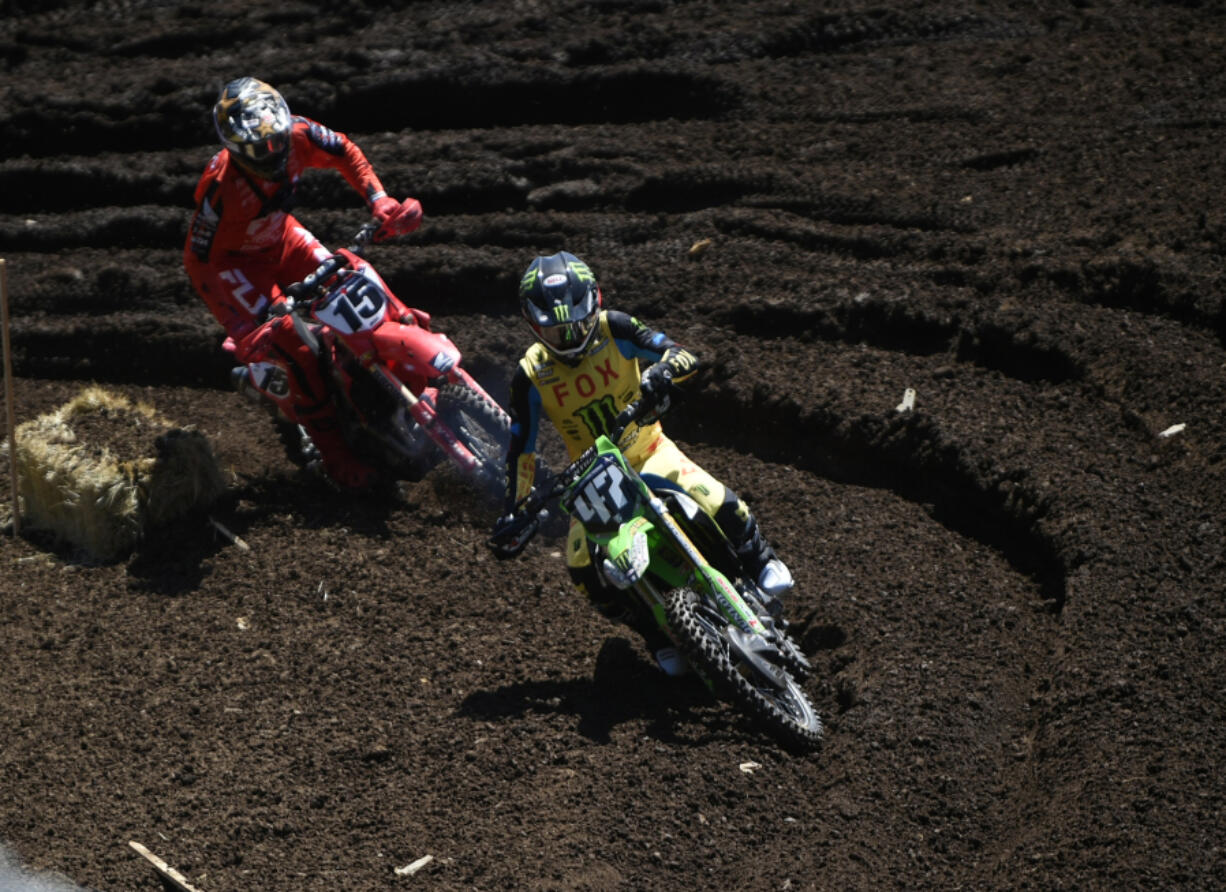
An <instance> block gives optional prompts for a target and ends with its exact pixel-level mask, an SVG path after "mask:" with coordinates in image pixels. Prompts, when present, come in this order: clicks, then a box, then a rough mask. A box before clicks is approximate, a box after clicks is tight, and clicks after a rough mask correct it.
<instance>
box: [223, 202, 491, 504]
mask: <svg viewBox="0 0 1226 892" xmlns="http://www.w3.org/2000/svg"><path fill="white" fill-rule="evenodd" d="M377 228H378V224H376V223H373V222H372V223H367V224H366V225H365V226H363V227H362V228H361V229H360V230H359V231H358V234H357V235H356V236H355V237H354V240H353V244H352V245H350V246H349V247H348V248H343V249H341V250H340V251H337V252H336V253H334V254H333V255H332V256H330V257H328V258H327V259H326V260H324V261H323V262H322V263H321V264H320V265H319V266H318V267H317V268H316V269H315V271H314V272H313V273H311V274H310V275H309V276H307V277H306V278H305V279H303V280H302V281H301V282H295V283H294V284H292V285H290V286H288V287H287V288H286V289H285V294H286V298H287V299H286V300H285V301H284V302H281V303H278V304H276V305H275V306H274V308H273V312H275V313H282V314H285V313H292V314H293V323H294V329H295V331H297V333H298V335H299V337H301V338H302V340H303V342H304V343H306V344H307V345H308V346H310V348H311V350H312V351H313V352H314V353H315V355H316V356H318V357H319V361H320V363H321V366H322V368H323V370H324V380H325V381H326V382H327V385H328V388H329V390H330V391H331V393H330V396H331V398H332V399H333V401H334V402H335V404H336V406H337V409H338V413H337V414H338V417H339V420H340V424H341V430H342V433H343V435H344V437H345V439H346V441H347V442H348V443H349V444H350V446H351V447H352V448H353V450H354V452H356V453H357V454H358V455H359V456H361V457H362V458H363V459H365V460H367V461H369V462H370V463H371V464H373V465H375V466H376V467H378V468H380V469H382V470H383V471H384V472H385V473H386V474H387V475H388V476H390V477H392V478H393V479H402V480H420V479H421V478H422V477H423V476H424V475H425V474H426V473H427V472H428V471H429V470H430V469H431V468H433V467H435V466H436V465H437V464H439V463H440V462H443V461H445V460H450V461H451V462H453V463H454V464H455V466H456V467H457V468H458V469H459V471H460V472H461V474H462V475H463V476H464V477H466V478H467V479H468V480H470V481H471V482H472V483H473V484H475V485H476V486H477V488H478V489H479V490H481V491H482V492H483V493H488V494H490V495H494V496H500V495H501V494H502V492H503V489H504V486H505V484H504V480H505V476H506V465H505V455H506V449H507V444H508V442H509V440H510V428H511V421H510V418H509V417H508V416H507V413H506V412H505V411H504V410H503V409H502V407H501V406H499V405H498V403H497V402H495V400H494V399H493V398H492V397H491V396H490V395H489V394H488V393H487V392H486V391H485V390H484V388H482V387H481V385H480V384H478V383H477V381H476V380H475V379H474V378H473V377H472V376H471V375H470V374H469V373H468V372H467V371H465V370H464V368H463V366H461V364H460V351H459V350H458V349H457V348H456V346H455V344H453V343H452V341H451V339H450V338H448V337H447V336H446V335H445V334H442V333H440V332H435V331H432V330H431V328H430V315H429V314H428V313H425V312H423V311H421V310H418V309H414V308H411V307H408V306H406V305H405V304H404V303H402V302H401V301H400V300H399V299H398V298H397V297H396V296H395V295H394V294H393V293H392V291H391V289H389V288H388V286H387V284H386V283H385V282H384V281H383V279H382V278H381V277H380V276H379V274H378V273H377V272H376V271H375V269H374V267H373V266H371V265H370V263H368V262H367V261H365V260H364V259H363V258H362V253H363V251H364V249H365V247H366V246H367V245H368V244H369V243H370V242H371V240H372V237H373V236H374V233H375V230H376V229H377ZM227 349H230V350H233V345H232V344H230V343H227ZM283 374H284V373H283V372H282V371H281V369H280V368H279V367H278V366H276V365H274V364H273V363H269V362H251V363H248V364H246V365H244V366H240V367H239V368H238V369H236V370H235V384H236V386H238V388H239V389H240V390H245V391H246V392H248V393H249V394H250V395H251V396H253V397H254V398H256V399H260V400H261V401H263V400H262V398H261V396H260V394H261V393H262V392H274V391H273V388H275V387H276V386H277V382H276V378H277V376H279V375H283ZM279 427H280V429H281V434H282V439H283V440H284V441H285V444H286V447H287V451H289V452H290V454H291V458H298V459H299V460H301V461H304V462H305V461H306V460H308V459H309V458H310V449H311V446H310V443H309V438H308V437H306V434H305V431H303V430H302V429H301V428H299V427H298V426H296V425H290V424H289V423H288V422H286V421H285V420H284V419H283V418H280V419H279ZM299 444H300V445H299Z"/></svg>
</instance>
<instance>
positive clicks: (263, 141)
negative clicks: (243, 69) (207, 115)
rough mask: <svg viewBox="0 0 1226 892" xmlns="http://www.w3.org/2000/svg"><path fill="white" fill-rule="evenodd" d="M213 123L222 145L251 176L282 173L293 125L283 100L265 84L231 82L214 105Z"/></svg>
mask: <svg viewBox="0 0 1226 892" xmlns="http://www.w3.org/2000/svg"><path fill="white" fill-rule="evenodd" d="M213 124H214V125H215V126H216V127H217V135H218V136H219V137H221V144H222V145H223V146H225V147H226V148H227V149H229V150H230V154H231V155H232V156H233V157H234V158H235V159H236V160H237V161H238V162H239V163H240V164H242V165H243V166H244V167H246V168H248V169H249V170H250V171H251V172H252V173H254V174H256V175H258V176H261V177H265V178H266V179H273V178H275V177H277V176H279V175H281V174H282V173H283V172H284V170H285V162H286V160H287V158H288V157H289V140H290V132H291V131H292V130H293V126H294V123H293V119H292V118H291V117H290V113H289V105H288V104H286V102H285V99H284V97H282V95H281V94H280V93H278V92H277V91H276V90H275V89H273V88H272V87H270V86H269V85H268V84H266V83H264V82H263V81H261V80H256V79H255V78H253V77H240V78H238V79H237V80H232V81H230V83H228V84H226V85H225V86H224V87H222V88H221V95H219V96H218V97H217V104H216V105H214V106H213Z"/></svg>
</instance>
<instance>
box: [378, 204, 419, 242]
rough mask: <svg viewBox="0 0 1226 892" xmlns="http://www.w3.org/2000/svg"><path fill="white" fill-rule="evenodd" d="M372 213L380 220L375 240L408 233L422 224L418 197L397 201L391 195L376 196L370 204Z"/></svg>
mask: <svg viewBox="0 0 1226 892" xmlns="http://www.w3.org/2000/svg"><path fill="white" fill-rule="evenodd" d="M370 212H371V215H372V216H374V218H375V219H376V220H377V221H378V222H379V229H378V230H377V231H376V232H375V240H376V241H383V240H384V239H388V238H392V237H393V236H397V235H408V234H409V233H410V232H412V231H413V230H414V229H416V228H417V227H418V226H420V225H421V202H419V201H418V200H417V199H416V198H406V199H405V200H404V201H403V202H401V201H397V200H396V199H394V198H392V197H391V196H389V195H384V196H383V197H382V198H376V199H375V203H374V204H372V205H371V206H370Z"/></svg>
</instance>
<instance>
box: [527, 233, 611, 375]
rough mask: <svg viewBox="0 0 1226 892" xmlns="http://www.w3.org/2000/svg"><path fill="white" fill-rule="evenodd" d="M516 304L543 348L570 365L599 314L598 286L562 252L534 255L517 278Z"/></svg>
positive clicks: (576, 359)
mask: <svg viewBox="0 0 1226 892" xmlns="http://www.w3.org/2000/svg"><path fill="white" fill-rule="evenodd" d="M519 305H520V309H521V310H523V314H524V318H526V319H527V320H528V325H529V326H531V328H532V333H533V334H535V335H536V337H537V339H538V340H539V341H540V342H541V343H542V344H543V345H544V346H545V349H546V350H548V351H549V352H550V353H551V354H553V355H554V356H555V357H557V358H558V359H560V360H562V361H563V362H566V363H569V364H571V365H574V364H576V363H578V362H579V360H581V359H582V358H583V354H584V352H585V351H586V350H587V347H588V344H590V343H591V340H592V334H593V332H595V330H596V320H597V318H598V317H599V315H600V287H599V286H598V285H597V284H596V277H595V276H594V275H592V271H591V269H589V268H588V265H587V264H586V263H584V262H583V261H582V260H580V259H579V258H578V257H576V256H575V255H574V254H570V253H568V252H566V251H560V252H558V253H557V254H551V255H549V256H548V257H538V258H536V259H535V260H533V261H532V263H531V264H530V265H529V266H528V269H527V270H526V271H525V272H524V275H523V278H521V279H520V282H519Z"/></svg>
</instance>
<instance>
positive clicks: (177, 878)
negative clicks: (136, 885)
mask: <svg viewBox="0 0 1226 892" xmlns="http://www.w3.org/2000/svg"><path fill="white" fill-rule="evenodd" d="M128 845H130V846H131V847H132V848H134V849H135V850H136V851H138V852H140V854H141V857H142V858H144V859H145V860H146V861H148V862H149V863H150V864H152V865H153V869H154V870H156V871H157V872H158V876H160V877H161V878H162V879H163V880H165V881H166V882H167V883H169V884H171V885H172V886H173V887H174V888H175V889H178V890H179V892H198V890H196V889H194V888H193V887H192V886H191V884H190V883H188V882H187V877H185V876H183V874H181V873H179V871H177V870H175V869H174V868H173V867H171V866H170V865H169V864H167V863H166V862H165V861H163V860H162V859H161V858H159V857H158V856H157V855H155V854H153V852H151V851H149V850H148V849H147V848H145V847H144V846H142V845H141V844H140V843H138V842H129V843H128Z"/></svg>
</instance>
